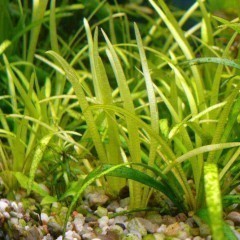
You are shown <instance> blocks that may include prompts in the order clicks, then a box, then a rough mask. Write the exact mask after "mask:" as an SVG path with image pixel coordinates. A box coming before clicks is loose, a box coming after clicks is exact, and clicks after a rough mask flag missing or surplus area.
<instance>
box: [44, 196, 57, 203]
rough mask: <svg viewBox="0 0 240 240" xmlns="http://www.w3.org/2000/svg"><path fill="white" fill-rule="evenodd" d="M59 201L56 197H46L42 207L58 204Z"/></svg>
mask: <svg viewBox="0 0 240 240" xmlns="http://www.w3.org/2000/svg"><path fill="white" fill-rule="evenodd" d="M57 201H58V199H57V198H56V197H52V196H49V195H48V196H45V197H44V198H43V199H42V201H41V203H40V204H41V205H48V204H52V203H54V202H57Z"/></svg>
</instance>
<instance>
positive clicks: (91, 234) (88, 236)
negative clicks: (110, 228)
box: [82, 232, 96, 240]
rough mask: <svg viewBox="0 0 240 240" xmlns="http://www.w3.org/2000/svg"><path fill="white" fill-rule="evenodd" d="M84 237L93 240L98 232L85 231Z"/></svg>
mask: <svg viewBox="0 0 240 240" xmlns="http://www.w3.org/2000/svg"><path fill="white" fill-rule="evenodd" d="M82 237H83V239H87V240H92V239H94V238H96V234H95V233H94V232H88V233H84V234H83V235H82Z"/></svg>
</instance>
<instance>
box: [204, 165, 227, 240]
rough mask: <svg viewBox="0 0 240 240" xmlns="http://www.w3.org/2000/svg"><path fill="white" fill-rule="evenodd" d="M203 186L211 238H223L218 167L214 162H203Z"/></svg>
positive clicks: (222, 239)
mask: <svg viewBox="0 0 240 240" xmlns="http://www.w3.org/2000/svg"><path fill="white" fill-rule="evenodd" d="M204 188H205V196H206V203H207V209H208V215H209V219H210V227H211V230H212V236H213V239H217V240H224V239H226V238H225V237H224V233H223V220H222V202H221V192H220V187H219V178H218V169H217V165H216V164H214V163H205V164H204Z"/></svg>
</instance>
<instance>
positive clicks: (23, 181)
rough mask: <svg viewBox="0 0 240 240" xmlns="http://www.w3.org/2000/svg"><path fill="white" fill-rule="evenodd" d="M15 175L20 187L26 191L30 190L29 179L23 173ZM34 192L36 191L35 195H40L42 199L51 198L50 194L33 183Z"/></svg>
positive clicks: (15, 173)
mask: <svg viewBox="0 0 240 240" xmlns="http://www.w3.org/2000/svg"><path fill="white" fill-rule="evenodd" d="M13 174H14V176H15V177H16V179H17V181H18V182H19V184H20V186H21V187H22V188H24V189H28V181H29V178H28V177H27V176H26V175H24V174H23V173H21V172H14V173H13ZM32 191H34V192H35V193H37V194H39V195H40V196H42V197H46V196H49V195H48V192H47V191H45V190H44V189H43V188H41V187H40V186H39V185H38V184H37V183H36V182H33V184H32Z"/></svg>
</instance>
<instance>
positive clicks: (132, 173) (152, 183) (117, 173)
mask: <svg viewBox="0 0 240 240" xmlns="http://www.w3.org/2000/svg"><path fill="white" fill-rule="evenodd" d="M111 167H112V165H104V166H103V167H102V168H103V169H104V170H107V169H109V168H111ZM107 175H108V176H114V177H120V178H127V179H132V180H134V181H137V182H140V183H142V184H144V185H147V186H149V187H152V188H154V189H156V190H158V191H160V192H162V193H164V194H165V195H166V196H167V197H168V198H170V199H171V200H172V201H173V202H174V203H176V204H177V205H180V203H181V201H183V199H176V195H175V194H174V193H173V191H172V190H171V189H170V188H169V187H168V186H165V185H163V184H162V183H161V182H160V181H157V180H156V179H155V178H154V177H151V176H149V175H147V174H145V173H143V172H141V171H139V170H137V169H133V168H129V167H125V166H122V167H119V168H117V169H115V170H113V171H111V172H110V173H108V174H107Z"/></svg>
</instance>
